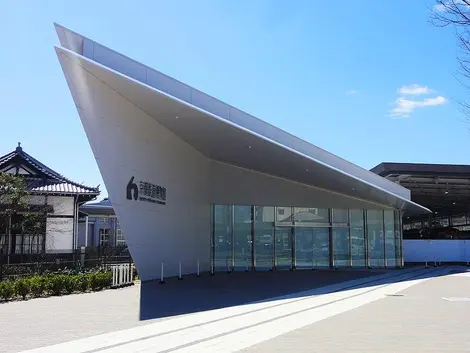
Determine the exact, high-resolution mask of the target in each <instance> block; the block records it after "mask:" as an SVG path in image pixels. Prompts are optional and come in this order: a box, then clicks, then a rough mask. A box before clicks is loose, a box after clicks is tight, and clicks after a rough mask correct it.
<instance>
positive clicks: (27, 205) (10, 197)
mask: <svg viewBox="0 0 470 353" xmlns="http://www.w3.org/2000/svg"><path fill="white" fill-rule="evenodd" d="M46 212H47V210H46V209H45V208H42V207H41V205H31V195H30V193H29V191H28V186H27V184H26V181H25V179H24V177H23V176H21V175H14V174H11V173H0V280H1V278H2V274H3V263H4V262H5V258H8V257H9V255H10V252H11V250H12V239H13V236H15V237H18V236H19V237H20V239H21V246H22V247H23V245H24V243H23V241H24V239H25V236H27V237H28V245H29V246H30V247H31V246H32V245H31V244H38V243H41V244H43V242H38V239H37V238H38V237H44V235H45V228H46V217H47V213H46ZM10 235H12V236H10ZM22 250H24V247H23V248H22ZM29 250H30V251H26V252H27V253H31V252H32V251H31V249H29ZM22 252H23V251H22Z"/></svg>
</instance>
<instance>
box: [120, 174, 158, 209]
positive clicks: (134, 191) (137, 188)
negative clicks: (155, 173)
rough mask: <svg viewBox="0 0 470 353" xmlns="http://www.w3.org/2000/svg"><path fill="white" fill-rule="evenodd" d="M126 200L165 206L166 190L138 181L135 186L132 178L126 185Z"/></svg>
mask: <svg viewBox="0 0 470 353" xmlns="http://www.w3.org/2000/svg"><path fill="white" fill-rule="evenodd" d="M126 198H127V199H128V200H135V201H145V202H151V203H158V204H159V205H166V188H165V187H163V186H160V185H155V184H152V183H149V182H147V181H140V182H139V183H138V184H137V182H135V181H134V177H132V178H131V179H130V180H129V182H128V183H127V187H126Z"/></svg>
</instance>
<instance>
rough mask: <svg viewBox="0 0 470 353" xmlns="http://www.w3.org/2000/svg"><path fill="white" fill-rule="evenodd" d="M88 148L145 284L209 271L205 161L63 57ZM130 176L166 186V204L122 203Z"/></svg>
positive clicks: (208, 228) (132, 201)
mask: <svg viewBox="0 0 470 353" xmlns="http://www.w3.org/2000/svg"><path fill="white" fill-rule="evenodd" d="M60 60H61V64H62V67H63V69H64V73H65V75H66V78H67V81H68V83H69V87H70V89H71V92H72V95H73V97H74V101H75V103H76V105H77V108H78V111H79V115H80V118H81V120H82V123H83V126H84V129H85V132H86V134H87V136H88V140H89V142H90V145H91V148H92V150H93V153H94V155H95V158H96V160H97V163H98V167H99V169H100V171H101V174H102V176H103V180H104V182H105V184H106V188H107V190H108V192H109V195H110V197H111V199H112V200H113V206H114V208H115V211H116V214H117V216H118V217H119V220H120V224H121V227H122V229H123V231H124V233H125V234H126V240H127V244H128V246H129V250H130V252H131V254H132V257H133V258H134V260H135V262H136V265H137V268H138V271H139V274H140V275H141V277H142V279H143V280H148V279H154V278H158V277H159V276H160V264H161V262H162V261H163V262H164V263H165V275H168V276H169V275H176V274H177V272H178V262H179V260H180V259H181V260H182V262H183V272H184V273H193V272H195V271H196V266H197V260H198V259H199V260H200V262H201V270H209V266H210V263H209V259H210V243H209V241H210V203H209V197H208V184H207V182H208V169H209V168H208V160H207V158H206V157H204V156H203V155H201V154H200V153H199V152H198V151H196V150H195V149H193V148H192V147H191V146H189V145H188V144H187V143H186V142H184V141H182V140H181V139H179V138H178V137H176V136H175V135H173V134H172V133H171V132H170V131H168V130H167V129H165V128H164V127H163V126H161V125H160V124H159V123H157V122H156V121H155V120H154V119H153V118H151V117H150V116H149V115H147V114H146V113H145V112H143V111H142V110H140V109H139V108H138V107H136V106H135V105H134V104H132V103H131V102H129V101H127V100H126V99H124V98H123V97H122V96H121V95H119V94H117V93H116V92H115V91H113V90H112V89H111V88H110V87H109V86H107V85H105V84H103V83H102V82H101V81H99V80H97V79H96V78H94V77H93V76H91V75H90V74H88V72H87V71H85V70H83V69H82V68H81V67H80V66H79V65H77V64H76V63H75V62H73V61H71V60H70V59H68V58H67V57H65V56H61V57H60ZM131 177H134V178H135V181H137V182H139V181H147V182H151V183H153V184H157V185H161V186H164V187H166V190H167V204H166V205H159V204H154V203H149V202H145V201H135V200H127V199H126V186H127V184H128V182H129V180H130V178H131Z"/></svg>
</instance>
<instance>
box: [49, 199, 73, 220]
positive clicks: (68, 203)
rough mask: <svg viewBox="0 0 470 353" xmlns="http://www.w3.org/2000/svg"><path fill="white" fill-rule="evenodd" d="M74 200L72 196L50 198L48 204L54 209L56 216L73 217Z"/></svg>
mask: <svg viewBox="0 0 470 353" xmlns="http://www.w3.org/2000/svg"><path fill="white" fill-rule="evenodd" d="M73 203H74V198H73V197H72V196H48V197H47V204H48V205H51V206H52V207H54V215H61V216H73V215H74V214H73V208H74V204H73Z"/></svg>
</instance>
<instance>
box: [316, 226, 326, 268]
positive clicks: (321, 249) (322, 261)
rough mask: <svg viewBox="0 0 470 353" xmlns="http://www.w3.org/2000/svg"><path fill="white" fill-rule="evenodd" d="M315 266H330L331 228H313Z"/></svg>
mask: <svg viewBox="0 0 470 353" xmlns="http://www.w3.org/2000/svg"><path fill="white" fill-rule="evenodd" d="M312 230H313V261H314V262H315V267H330V228H312Z"/></svg>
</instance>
